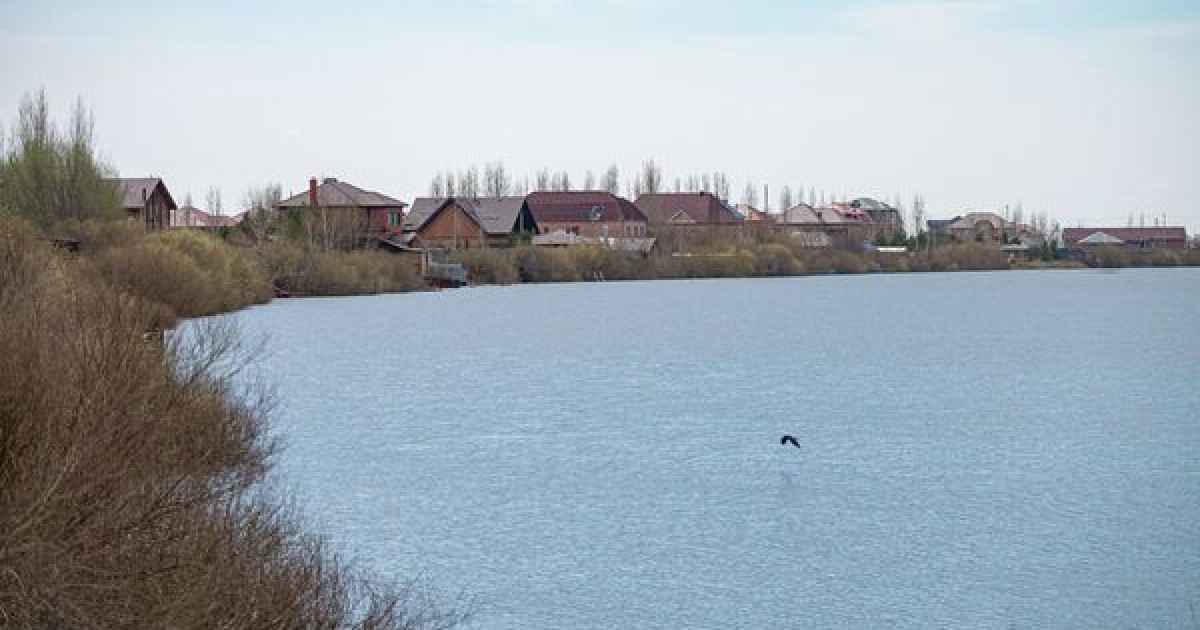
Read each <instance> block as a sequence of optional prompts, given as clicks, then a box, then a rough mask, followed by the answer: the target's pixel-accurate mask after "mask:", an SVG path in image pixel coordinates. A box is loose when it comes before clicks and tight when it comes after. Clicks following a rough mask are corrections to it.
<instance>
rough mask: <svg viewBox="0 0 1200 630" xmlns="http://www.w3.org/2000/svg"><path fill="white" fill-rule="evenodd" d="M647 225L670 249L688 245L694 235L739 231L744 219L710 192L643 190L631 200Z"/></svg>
mask: <svg viewBox="0 0 1200 630" xmlns="http://www.w3.org/2000/svg"><path fill="white" fill-rule="evenodd" d="M634 205H636V206H637V208H638V210H641V211H642V214H644V215H646V219H647V225H648V227H647V229H648V230H649V232H650V233H651V234H653V235H654V236H655V237H657V238H658V241H659V242H660V243H661V244H662V247H664V248H666V249H669V250H670V251H683V250H686V249H689V247H690V246H691V245H692V243H693V242H694V241H695V240H696V239H697V238H700V239H703V238H709V237H725V238H728V237H732V236H738V235H740V234H741V231H742V225H743V223H744V219H743V218H742V216H741V215H740V214H738V213H736V212H734V210H733V209H732V208H730V207H729V206H728V205H727V204H726V203H725V202H724V201H721V200H720V199H719V198H718V197H717V196H716V195H714V194H712V193H710V192H680V193H646V194H643V195H641V196H640V197H638V198H637V201H636V202H635V203H634Z"/></svg>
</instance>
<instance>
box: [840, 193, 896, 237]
mask: <svg viewBox="0 0 1200 630" xmlns="http://www.w3.org/2000/svg"><path fill="white" fill-rule="evenodd" d="M850 208H851V209H853V210H856V211H860V212H862V213H864V214H865V215H866V217H867V218H868V219H869V220H870V223H871V226H872V227H873V228H874V229H875V230H876V232H877V234H874V235H872V236H876V235H878V234H882V235H883V236H885V237H887V238H892V237H893V236H895V235H896V232H898V231H900V230H901V228H903V227H904V217H901V216H900V211H899V210H897V209H896V208H893V207H892V206H890V205H888V204H886V203H884V202H882V201H878V200H875V199H872V198H870V197H859V198H858V199H855V200H854V201H851V202H850Z"/></svg>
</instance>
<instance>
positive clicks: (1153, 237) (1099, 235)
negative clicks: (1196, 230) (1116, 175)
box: [1063, 226, 1187, 250]
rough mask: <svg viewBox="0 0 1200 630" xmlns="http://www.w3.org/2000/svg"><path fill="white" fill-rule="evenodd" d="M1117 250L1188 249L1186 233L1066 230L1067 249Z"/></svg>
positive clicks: (1170, 229)
mask: <svg viewBox="0 0 1200 630" xmlns="http://www.w3.org/2000/svg"><path fill="white" fill-rule="evenodd" d="M1104 245H1107V246H1116V247H1125V248H1128V249H1186V248H1187V230H1186V229H1184V228H1183V227H1166V226H1164V227H1123V228H1084V227H1076V228H1065V229H1064V230H1063V246H1064V247H1066V248H1067V249H1075V250H1078V249H1083V248H1085V247H1089V246H1091V247H1097V246H1104Z"/></svg>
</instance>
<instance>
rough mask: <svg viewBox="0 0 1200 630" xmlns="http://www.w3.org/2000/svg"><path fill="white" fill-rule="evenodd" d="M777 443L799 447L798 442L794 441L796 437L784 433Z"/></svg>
mask: <svg viewBox="0 0 1200 630" xmlns="http://www.w3.org/2000/svg"><path fill="white" fill-rule="evenodd" d="M779 443H780V444H791V445H792V446H795V447H796V448H800V443H799V442H797V441H796V438H794V437H792V436H790V435H785V436H783V437H782V438H780V439H779Z"/></svg>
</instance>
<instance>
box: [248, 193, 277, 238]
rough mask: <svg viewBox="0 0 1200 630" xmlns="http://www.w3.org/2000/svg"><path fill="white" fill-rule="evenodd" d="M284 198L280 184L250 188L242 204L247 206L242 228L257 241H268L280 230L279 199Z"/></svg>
mask: <svg viewBox="0 0 1200 630" xmlns="http://www.w3.org/2000/svg"><path fill="white" fill-rule="evenodd" d="M282 198H283V187H282V186H280V185H279V184H268V185H266V186H263V187H261V188H250V189H248V190H246V192H245V194H244V195H243V196H242V204H243V205H244V206H245V207H246V216H245V218H244V219H242V229H243V230H245V232H246V234H247V235H248V236H249V237H250V238H251V239H252V240H253V241H254V242H255V243H257V244H262V243H266V242H267V240H268V239H269V238H270V237H271V236H272V235H273V234H275V233H276V232H277V231H278V230H279V201H280V200H281V199H282Z"/></svg>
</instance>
